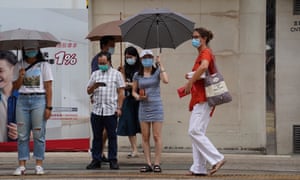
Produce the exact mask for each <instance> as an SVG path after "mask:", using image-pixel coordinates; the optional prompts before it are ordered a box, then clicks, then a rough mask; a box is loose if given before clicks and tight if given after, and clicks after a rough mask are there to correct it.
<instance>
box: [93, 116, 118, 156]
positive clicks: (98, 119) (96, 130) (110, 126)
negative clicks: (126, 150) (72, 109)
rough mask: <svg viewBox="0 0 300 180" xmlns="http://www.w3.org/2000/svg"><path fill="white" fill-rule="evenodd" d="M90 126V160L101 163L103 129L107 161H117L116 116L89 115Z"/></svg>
mask: <svg viewBox="0 0 300 180" xmlns="http://www.w3.org/2000/svg"><path fill="white" fill-rule="evenodd" d="M91 125H92V130H93V141H92V142H93V144H92V158H93V159H95V160H99V161H101V155H102V147H103V146H104V144H103V142H102V136H103V129H104V127H105V129H106V131H107V137H108V159H109V160H110V161H113V160H117V152H118V144H117V133H116V129H117V116H116V115H112V116H98V115H96V114H93V113H91Z"/></svg>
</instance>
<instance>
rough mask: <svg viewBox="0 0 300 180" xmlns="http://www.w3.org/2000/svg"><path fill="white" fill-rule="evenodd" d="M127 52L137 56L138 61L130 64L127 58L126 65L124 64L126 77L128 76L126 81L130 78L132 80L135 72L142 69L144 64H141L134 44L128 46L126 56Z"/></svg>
mask: <svg viewBox="0 0 300 180" xmlns="http://www.w3.org/2000/svg"><path fill="white" fill-rule="evenodd" d="M126 54H129V55H131V56H135V57H136V62H135V64H134V65H129V64H128V63H127V62H126V59H125V65H124V69H125V78H126V81H127V80H129V81H130V82H131V81H132V77H133V75H134V73H135V72H137V71H138V70H139V69H140V67H141V66H142V64H141V60H140V56H139V53H138V51H137V49H136V48H135V47H133V46H129V47H127V48H126V49H125V51H124V56H126Z"/></svg>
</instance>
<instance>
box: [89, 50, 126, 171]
mask: <svg viewBox="0 0 300 180" xmlns="http://www.w3.org/2000/svg"><path fill="white" fill-rule="evenodd" d="M98 57H99V58H98V64H99V70H96V71H94V72H93V73H92V75H91V77H90V80H89V82H88V85H87V93H88V94H89V95H91V94H92V95H93V107H92V112H91V125H92V130H93V144H92V150H91V151H92V158H93V160H92V162H91V163H90V164H89V165H88V166H87V167H86V168H87V169H98V168H101V155H102V146H103V142H102V136H103V134H102V132H103V128H105V129H106V130H107V135H108V159H109V162H110V169H119V165H118V160H117V151H118V147H117V134H116V128H117V118H118V117H119V116H120V115H121V113H122V112H121V107H122V104H123V100H124V88H125V82H124V79H123V77H122V74H121V73H120V72H119V71H117V70H116V69H113V68H112V67H111V66H110V63H109V61H110V59H111V56H110V53H108V52H101V53H99V56H98Z"/></svg>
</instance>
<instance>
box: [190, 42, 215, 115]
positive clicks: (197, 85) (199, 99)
mask: <svg viewBox="0 0 300 180" xmlns="http://www.w3.org/2000/svg"><path fill="white" fill-rule="evenodd" d="M204 59H205V60H207V61H208V62H209V66H208V69H209V72H210V73H211V74H213V72H215V71H214V67H213V63H210V62H211V61H213V59H214V58H213V54H212V52H211V50H210V49H209V48H206V49H203V50H202V51H201V52H200V54H199V55H198V57H197V59H196V60H195V64H194V66H193V69H192V71H196V70H197V69H198V67H199V66H200V64H201V61H202V60H204ZM204 73H205V72H204ZM205 101H206V96H205V88H204V80H203V79H200V80H197V81H195V82H194V84H193V86H192V89H191V100H190V105H189V110H190V111H192V110H193V107H194V105H195V104H197V103H203V102H205Z"/></svg>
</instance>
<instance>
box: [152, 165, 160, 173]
mask: <svg viewBox="0 0 300 180" xmlns="http://www.w3.org/2000/svg"><path fill="white" fill-rule="evenodd" d="M153 171H154V172H155V173H160V172H161V171H162V170H161V168H160V166H159V165H154V166H153Z"/></svg>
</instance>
